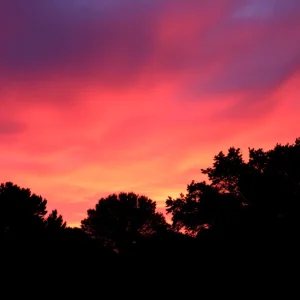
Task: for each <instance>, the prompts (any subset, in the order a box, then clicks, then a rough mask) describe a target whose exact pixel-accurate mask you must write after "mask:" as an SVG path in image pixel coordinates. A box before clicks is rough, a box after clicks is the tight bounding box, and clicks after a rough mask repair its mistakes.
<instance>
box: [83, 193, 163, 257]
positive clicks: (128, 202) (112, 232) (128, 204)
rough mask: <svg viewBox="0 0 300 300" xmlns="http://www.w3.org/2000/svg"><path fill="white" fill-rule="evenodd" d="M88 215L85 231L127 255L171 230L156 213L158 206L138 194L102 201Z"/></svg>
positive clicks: (112, 197)
mask: <svg viewBox="0 0 300 300" xmlns="http://www.w3.org/2000/svg"><path fill="white" fill-rule="evenodd" d="M87 213H88V217H87V218H86V219H84V220H82V221H81V226H82V229H83V231H84V232H86V233H87V234H88V235H89V236H91V237H92V238H93V239H98V240H101V242H102V243H103V245H105V246H109V247H111V248H112V249H114V250H116V251H117V252H125V251H127V250H128V249H130V248H131V247H132V246H133V245H134V244H137V243H139V241H140V240H141V239H143V238H147V237H151V236H152V235H154V234H155V233H157V232H159V231H162V230H165V229H166V228H167V227H168V225H167V223H166V221H165V218H164V216H163V215H162V214H160V213H157V212H156V203H155V202H154V201H152V200H150V199H149V198H147V197H146V196H140V195H137V194H135V193H120V194H118V195H117V194H112V195H109V196H108V197H107V198H101V199H100V200H99V202H98V203H97V204H96V207H95V209H89V210H88V212H87Z"/></svg>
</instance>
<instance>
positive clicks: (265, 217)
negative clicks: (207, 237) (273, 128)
mask: <svg viewBox="0 0 300 300" xmlns="http://www.w3.org/2000/svg"><path fill="white" fill-rule="evenodd" d="M299 170H300V139H297V140H296V141H295V143H294V144H286V145H281V144H277V145H276V146H275V147H274V149H271V150H269V151H264V150H263V149H257V150H255V149H252V148H251V149H250V148H249V161H248V162H245V161H244V159H243V156H242V153H241V150H240V149H239V148H229V150H228V152H227V154H224V153H223V152H220V153H219V154H218V155H216V156H215V157H214V162H213V166H212V167H210V168H206V169H202V170H201V172H202V174H205V175H207V176H208V179H209V183H206V182H200V183H195V182H194V181H193V182H192V183H191V184H190V185H188V187H187V194H186V195H183V194H181V196H180V197H179V198H177V199H172V198H171V197H169V198H168V200H167V201H166V206H167V213H170V214H172V221H173V228H174V230H177V231H179V230H181V229H184V230H185V231H186V232H188V233H190V234H197V233H199V232H200V231H201V230H202V229H203V228H207V227H210V228H212V229H213V228H214V229H215V228H218V232H220V230H223V231H224V230H225V231H226V230H227V229H228V228H230V231H231V232H234V231H236V232H239V233H238V234H241V235H242V236H243V233H242V232H243V230H244V233H245V231H246V230H247V232H248V233H249V231H251V230H252V231H254V228H256V229H255V230H257V231H256V234H258V232H259V231H260V232H261V234H262V232H264V234H267V235H269V236H270V235H273V236H276V232H277V233H279V232H281V230H282V228H283V227H284V226H288V225H287V224H289V226H291V227H290V230H291V229H292V227H293V228H295V226H298V225H295V222H296V219H297V218H298V214H299V208H300V207H299V203H300V171H299ZM246 220H248V221H246ZM246 222H248V223H247V224H246ZM251 222H252V223H251ZM292 224H293V225H292ZM226 228H227V229H226ZM237 230H238V231H237ZM264 230H265V231H264ZM202 231H203V230H202ZM227 231H228V230H227ZM271 232H272V233H271ZM262 235H263V234H262Z"/></svg>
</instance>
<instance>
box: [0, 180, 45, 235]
mask: <svg viewBox="0 0 300 300" xmlns="http://www.w3.org/2000/svg"><path fill="white" fill-rule="evenodd" d="M46 205H47V201H46V200H45V199H43V198H42V197H41V196H37V195H35V194H32V193H31V191H30V189H25V188H20V187H19V186H18V185H15V184H13V183H11V182H7V183H2V184H1V185H0V212H1V215H0V222H1V234H2V236H3V238H4V239H24V238H25V239H29V238H39V237H42V235H43V229H44V216H45V215H46V213H47V211H46Z"/></svg>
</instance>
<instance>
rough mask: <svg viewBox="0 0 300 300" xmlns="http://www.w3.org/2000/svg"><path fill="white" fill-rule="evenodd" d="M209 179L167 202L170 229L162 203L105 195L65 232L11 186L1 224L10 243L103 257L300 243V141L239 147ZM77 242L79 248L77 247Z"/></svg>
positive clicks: (59, 221) (221, 157)
mask: <svg viewBox="0 0 300 300" xmlns="http://www.w3.org/2000/svg"><path fill="white" fill-rule="evenodd" d="M201 172H202V174H204V175H206V176H207V177H208V181H207V182H206V181H202V182H194V181H193V182H191V183H190V184H189V185H188V186H187V192H186V193H185V194H181V195H180V196H179V197H178V198H175V199H173V198H171V197H169V198H168V199H167V200H166V211H167V213H168V214H170V215H171V217H172V224H168V223H167V222H166V219H165V217H164V216H163V214H161V213H158V212H157V210H156V203H155V201H152V200H151V199H149V198H148V197H146V196H143V195H137V194H135V193H119V194H112V195H109V196H108V197H106V198H101V199H100V200H99V201H98V202H97V204H96V205H95V207H94V208H91V209H89V210H88V211H87V215H86V218H85V219H83V220H82V221H81V228H70V227H67V225H66V222H65V221H64V219H63V217H62V216H61V215H60V214H59V213H58V211H57V210H53V211H52V212H50V213H48V212H47V200H46V199H44V198H43V197H41V196H38V195H36V194H33V193H32V192H31V191H30V189H26V188H21V187H19V186H18V185H15V184H13V183H11V182H6V183H3V184H1V185H0V205H1V207H0V212H1V215H0V222H1V235H2V241H3V242H5V243H6V245H12V244H14V243H19V244H20V245H23V246H24V247H25V246H26V245H29V244H31V245H32V244H34V245H36V247H37V248H38V249H40V248H39V247H43V245H45V243H47V245H52V246H53V251H58V252H59V251H61V249H62V248H61V247H62V245H63V246H64V247H67V249H69V250H70V251H71V250H72V251H75V250H76V249H81V250H80V251H82V249H85V250H87V249H88V252H89V256H90V257H92V256H93V253H97V254H95V255H97V256H99V253H102V254H103V255H104V256H105V257H107V256H112V257H117V256H122V255H125V256H128V255H129V256H130V255H135V256H138V255H148V254H153V253H155V254H160V255H169V253H170V252H172V253H174V252H176V251H177V252H180V253H181V254H183V253H186V254H188V255H192V254H193V253H195V254H196V252H197V251H198V250H199V249H200V248H201V249H204V248H205V247H206V245H209V244H211V243H212V242H213V243H216V242H218V243H225V242H226V243H228V244H230V243H235V244H243V243H245V244H249V245H250V244H251V245H261V244H262V243H282V244H285V245H287V244H288V243H293V242H298V237H299V229H300V225H299V216H298V214H299V205H300V139H296V141H295V143H293V144H286V145H281V144H277V145H276V146H275V147H274V148H273V149H271V150H268V151H264V150H263V149H250V148H249V157H248V158H247V160H245V159H244V158H243V155H242V153H241V150H240V149H239V148H233V147H232V148H229V150H228V151H227V153H223V152H220V153H219V154H217V155H216V156H215V157H214V162H213V165H212V166H211V167H209V168H207V169H202V170H201ZM74 245H75V246H74Z"/></svg>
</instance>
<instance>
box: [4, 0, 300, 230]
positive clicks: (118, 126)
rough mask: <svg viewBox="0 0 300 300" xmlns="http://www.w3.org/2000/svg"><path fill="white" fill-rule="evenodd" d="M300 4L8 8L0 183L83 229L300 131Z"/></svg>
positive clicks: (78, 0) (78, 3)
mask: <svg viewBox="0 0 300 300" xmlns="http://www.w3.org/2000/svg"><path fill="white" fill-rule="evenodd" d="M299 32H300V1H299V0H184V1H183V0H180V1H179V0H85V1H84V0H51V1H49V0H26V1H24V0H1V4H0V153H1V156H0V170H1V173H0V182H6V181H12V182H14V183H16V184H18V185H20V186H22V187H29V188H30V189H31V190H32V192H34V193H36V194H39V195H42V196H43V197H45V198H46V199H47V200H48V210H51V209H54V208H57V209H58V211H59V213H61V214H62V215H63V217H64V219H65V220H66V221H67V223H68V225H70V226H77V225H78V224H79V223H80V220H82V219H83V218H85V217H86V210H87V209H88V208H92V207H94V205H95V204H96V202H97V200H98V199H99V198H100V197H104V196H107V195H108V194H110V193H114V192H120V191H124V192H131V191H133V192H136V193H139V194H144V195H147V196H149V197H150V198H151V199H153V200H156V201H157V207H158V210H159V211H163V207H164V203H165V200H166V198H167V197H168V196H173V197H174V196H177V195H179V194H180V193H181V192H184V191H185V189H186V185H187V184H188V183H190V182H191V180H193V179H194V180H196V181H197V180H202V179H203V177H202V175H201V172H200V169H201V168H205V167H208V166H210V165H211V163H212V160H213V156H214V155H215V154H217V153H218V152H219V151H221V150H223V151H226V150H227V149H228V148H229V147H230V146H236V147H240V148H241V149H242V150H243V153H245V155H247V149H248V147H254V148H260V147H262V148H264V149H265V150H267V149H270V148H272V147H273V146H274V145H275V144H276V143H277V142H280V143H288V142H289V143H292V142H294V140H295V139H296V137H298V136H300V122H299V115H300V34H299Z"/></svg>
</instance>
